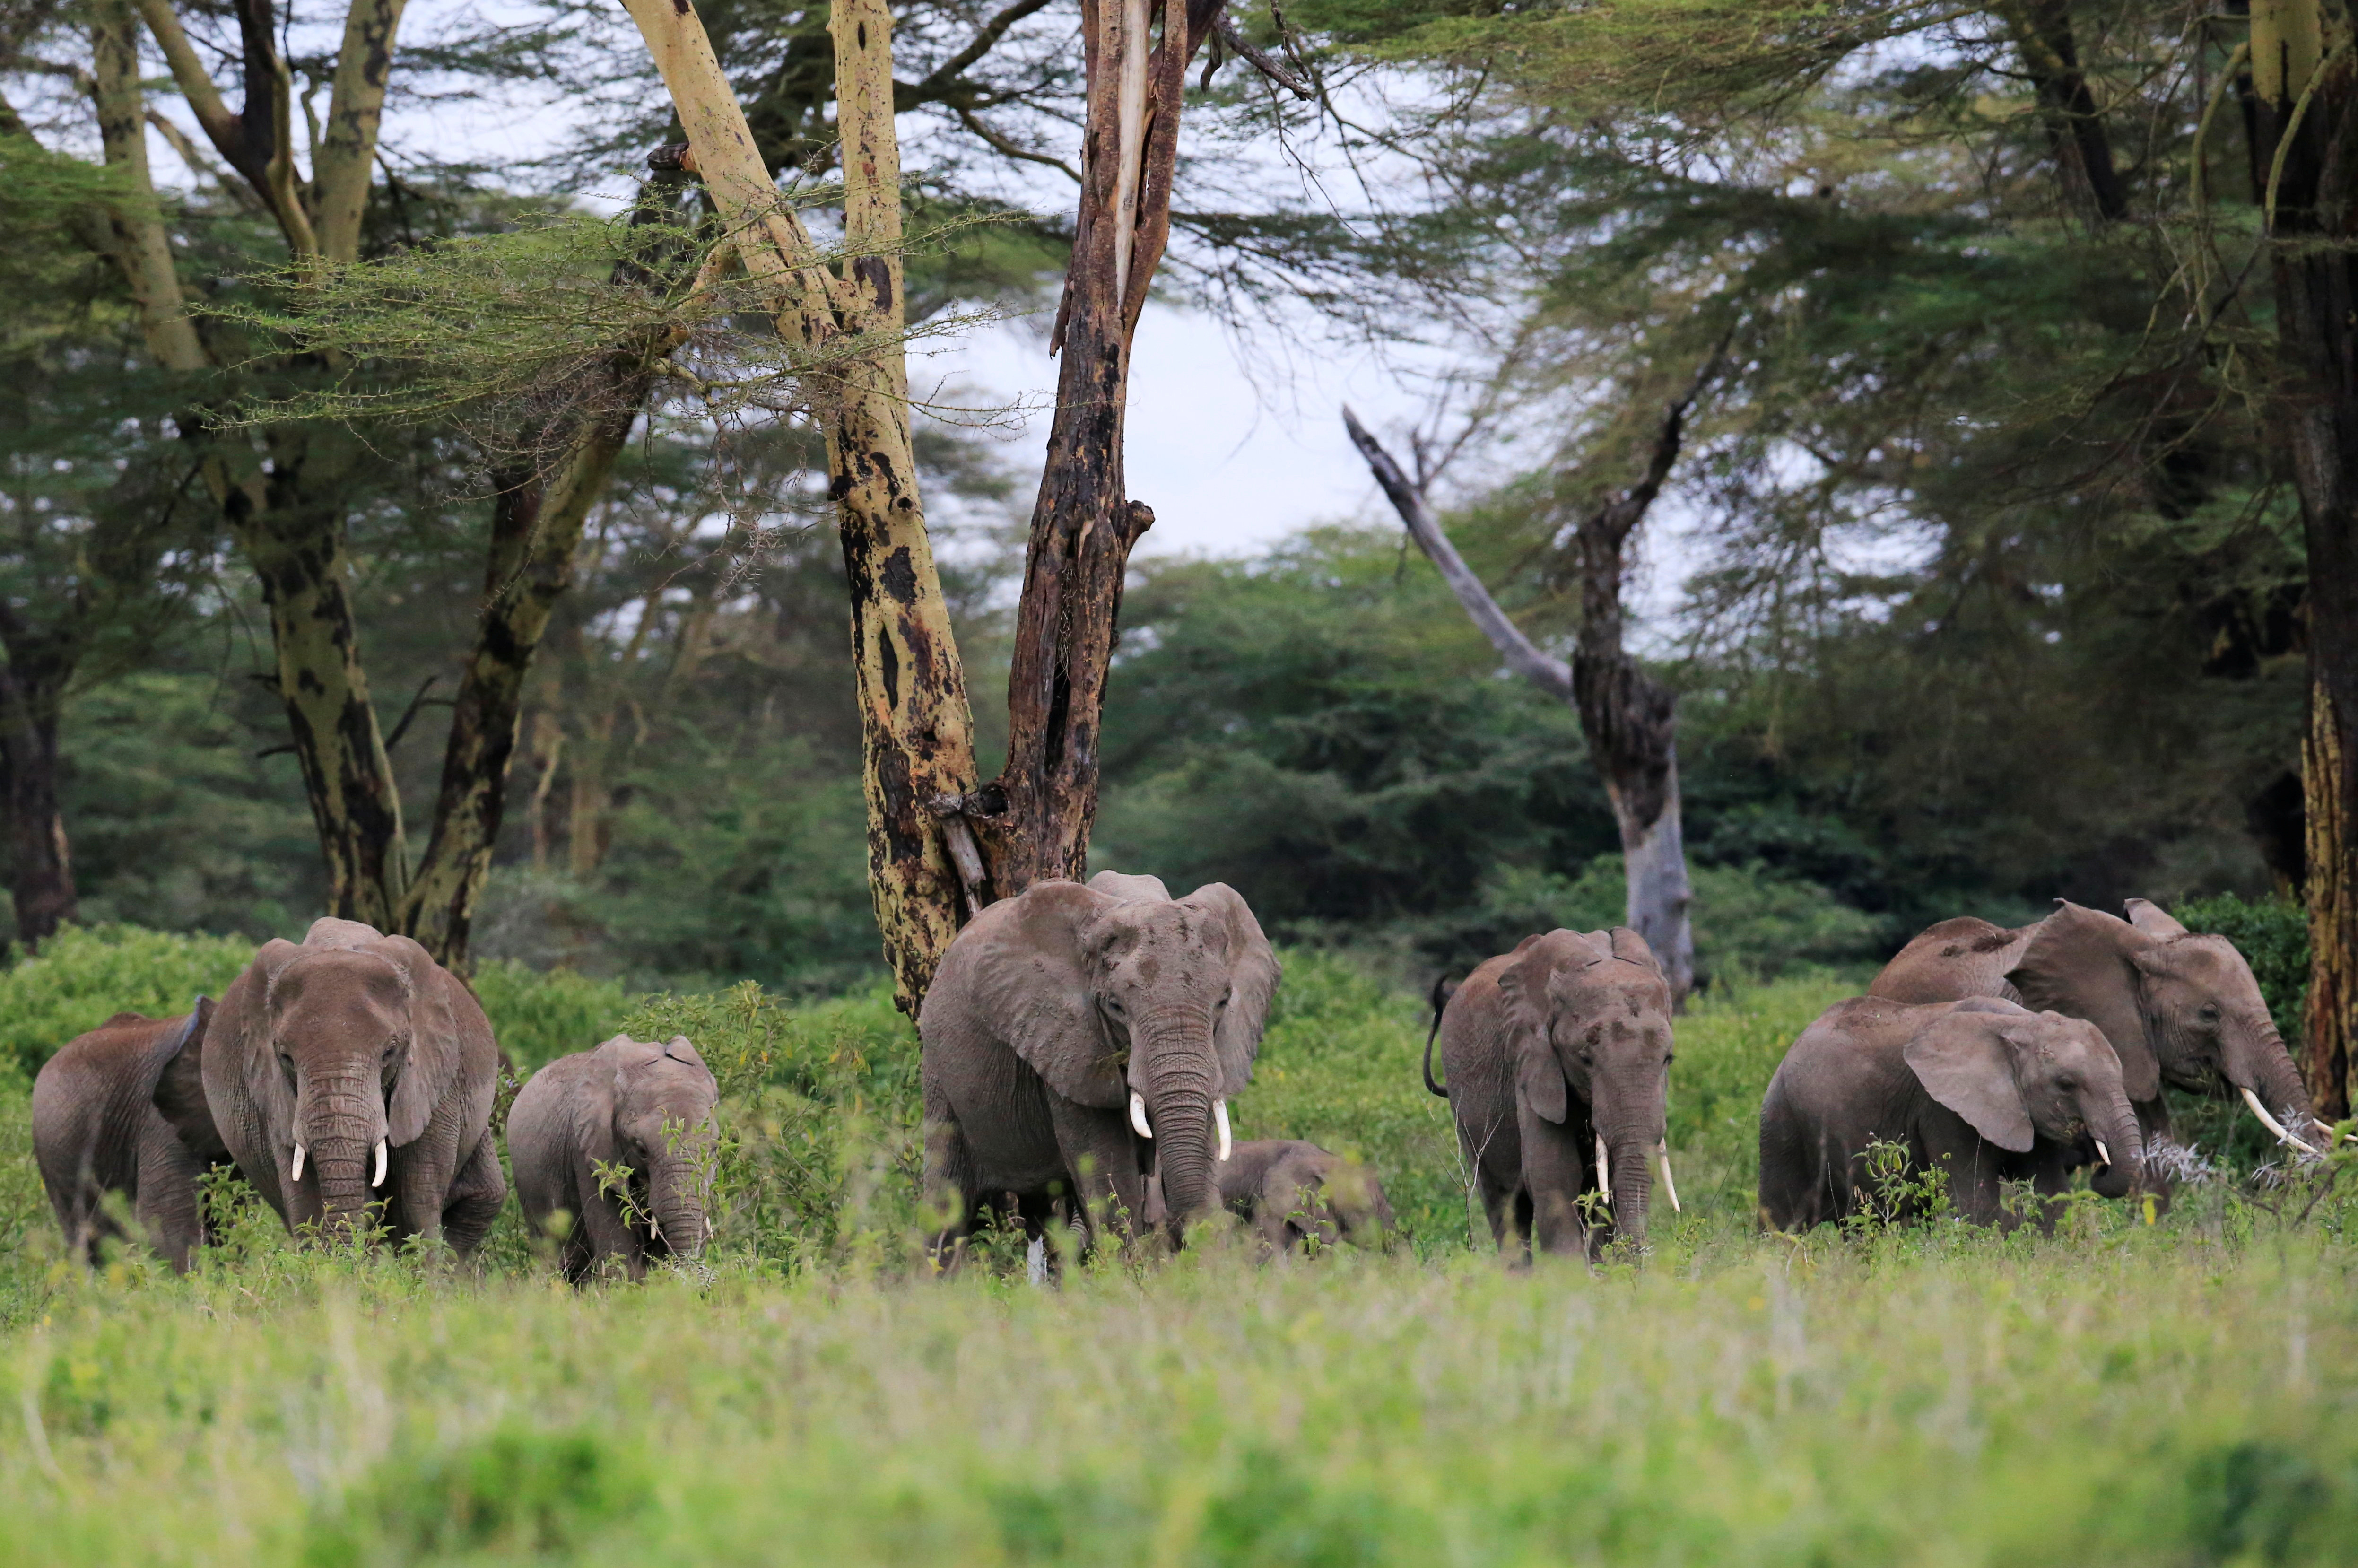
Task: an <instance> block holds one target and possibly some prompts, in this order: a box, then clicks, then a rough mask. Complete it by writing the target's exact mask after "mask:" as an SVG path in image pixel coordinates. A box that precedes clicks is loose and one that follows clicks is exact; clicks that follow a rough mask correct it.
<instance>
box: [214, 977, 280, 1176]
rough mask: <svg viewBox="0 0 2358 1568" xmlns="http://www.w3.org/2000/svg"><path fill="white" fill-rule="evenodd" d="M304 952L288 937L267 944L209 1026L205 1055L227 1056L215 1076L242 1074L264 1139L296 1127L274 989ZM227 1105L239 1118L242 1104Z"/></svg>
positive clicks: (241, 1081) (242, 1084)
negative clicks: (277, 1038) (273, 1019)
mask: <svg viewBox="0 0 2358 1568" xmlns="http://www.w3.org/2000/svg"><path fill="white" fill-rule="evenodd" d="M302 956H303V949H302V948H300V947H297V946H296V945H295V944H294V943H292V942H289V941H287V940H286V939H285V938H284V937H274V938H273V939H272V940H270V941H268V942H265V943H264V944H263V945H262V951H260V952H259V953H256V954H255V955H254V962H253V963H251V964H248V965H247V966H246V967H245V973H243V974H242V975H240V976H239V977H238V978H237V979H234V980H233V981H231V982H230V988H229V989H228V991H227V992H225V993H224V994H223V995H222V1000H221V1006H219V1007H218V1008H216V1009H214V1010H213V1015H212V1018H211V1022H208V1023H207V1024H206V1025H205V1038H204V1047H203V1049H204V1054H205V1055H206V1056H207V1057H209V1058H210V1057H211V1056H212V1055H213V1054H215V1053H216V1052H220V1053H222V1054H225V1055H226V1058H227V1060H226V1062H225V1063H224V1064H222V1065H216V1066H215V1068H214V1073H215V1076H222V1075H223V1074H224V1073H234V1074H237V1075H238V1079H239V1084H240V1087H243V1089H244V1090H245V1095H246V1099H247V1103H248V1104H249V1105H250V1106H251V1107H252V1108H253V1109H254V1112H255V1113H256V1116H257V1118H258V1125H259V1126H260V1127H261V1128H262V1129H263V1130H264V1137H265V1141H266V1140H267V1139H268V1138H269V1137H270V1136H272V1135H274V1134H276V1133H277V1132H281V1131H284V1130H287V1129H290V1128H292V1127H293V1126H294V1125H295V1091H294V1090H293V1089H292V1088H291V1087H288V1086H287V1075H286V1074H285V1073H283V1072H281V1071H280V1070H279V1067H278V1047H277V1046H276V1044H274V1043H273V1042H272V1040H271V1038H270V991H271V988H272V987H273V986H275V985H276V984H277V983H278V976H279V973H280V971H282V970H284V969H285V968H287V965H289V964H291V963H293V962H294V961H295V960H296V959H297V958H299V957H302ZM226 1109H227V1111H228V1114H229V1115H231V1116H233V1117H235V1116H237V1113H238V1108H236V1107H229V1108H226ZM239 1119H241V1120H243V1118H239ZM265 1163H266V1164H270V1165H271V1180H272V1181H273V1182H276V1180H277V1179H278V1177H279V1176H280V1175H282V1174H284V1173H283V1172H281V1171H279V1170H278V1169H277V1167H276V1164H275V1163H271V1162H267V1161H265ZM246 1179H247V1180H248V1181H252V1180H254V1173H253V1172H251V1171H248V1172H247V1173H246Z"/></svg>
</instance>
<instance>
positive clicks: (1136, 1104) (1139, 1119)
mask: <svg viewBox="0 0 2358 1568" xmlns="http://www.w3.org/2000/svg"><path fill="white" fill-rule="evenodd" d="M1130 1127H1131V1128H1132V1130H1135V1131H1136V1132H1137V1133H1138V1135H1139V1136H1140V1137H1141V1138H1152V1137H1153V1136H1154V1129H1152V1128H1151V1127H1149V1126H1147V1125H1146V1097H1145V1096H1144V1095H1142V1094H1140V1093H1139V1092H1138V1091H1137V1090H1136V1089H1132V1090H1130Z"/></svg>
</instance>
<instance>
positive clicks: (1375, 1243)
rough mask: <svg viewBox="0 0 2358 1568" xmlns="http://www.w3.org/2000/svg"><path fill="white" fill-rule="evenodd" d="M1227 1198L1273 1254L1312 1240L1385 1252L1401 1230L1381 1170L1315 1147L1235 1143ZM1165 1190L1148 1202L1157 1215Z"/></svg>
mask: <svg viewBox="0 0 2358 1568" xmlns="http://www.w3.org/2000/svg"><path fill="white" fill-rule="evenodd" d="M1218 1175H1219V1180H1220V1201H1221V1202H1222V1203H1223V1204H1225V1205H1226V1206H1228V1210H1229V1212H1231V1213H1233V1214H1236V1215H1238V1216H1240V1217H1243V1218H1245V1219H1248V1220H1250V1221H1251V1222H1252V1227H1253V1229H1254V1230H1255V1231H1256V1232H1258V1233H1259V1234H1260V1238H1261V1240H1262V1241H1263V1242H1264V1243H1266V1244H1267V1245H1268V1247H1269V1249H1271V1251H1273V1252H1284V1251H1290V1250H1292V1249H1294V1248H1297V1247H1299V1246H1301V1245H1302V1244H1303V1242H1304V1241H1308V1240H1315V1241H1316V1242H1317V1243H1318V1244H1319V1245H1320V1246H1322V1247H1332V1246H1333V1245H1335V1243H1336V1242H1337V1241H1348V1242H1350V1243H1352V1244H1353V1245H1354V1246H1358V1247H1380V1246H1383V1245H1385V1244H1386V1243H1387V1241H1388V1240H1389V1238H1390V1236H1391V1234H1392V1230H1393V1222H1392V1206H1391V1204H1390V1202H1389V1201H1388V1200H1387V1199H1386V1198H1385V1197H1384V1184H1382V1183H1381V1182H1379V1181H1378V1180H1377V1179H1376V1174H1375V1173H1374V1172H1373V1171H1370V1170H1368V1168H1367V1167H1366V1166H1364V1165H1361V1164H1359V1163H1357V1162H1354V1161H1350V1160H1346V1159H1344V1158H1343V1156H1341V1155H1340V1154H1335V1153H1330V1152H1327V1151H1326V1150H1324V1149H1321V1148H1320V1147H1318V1145H1317V1144H1315V1143H1304V1142H1302V1141H1299V1140H1295V1139H1276V1138H1264V1139H1254V1140H1251V1141H1248V1142H1243V1143H1238V1144H1237V1145H1235V1146H1234V1147H1233V1148H1232V1149H1231V1150H1230V1151H1229V1152H1228V1159H1226V1160H1224V1161H1222V1162H1220V1165H1219V1167H1218ZM1160 1195H1161V1194H1160V1191H1159V1189H1158V1191H1157V1192H1156V1194H1155V1195H1153V1197H1152V1198H1150V1200H1149V1202H1148V1204H1147V1215H1148V1217H1149V1218H1150V1219H1152V1218H1155V1217H1156V1216H1155V1206H1156V1204H1155V1199H1158V1198H1159V1197H1160Z"/></svg>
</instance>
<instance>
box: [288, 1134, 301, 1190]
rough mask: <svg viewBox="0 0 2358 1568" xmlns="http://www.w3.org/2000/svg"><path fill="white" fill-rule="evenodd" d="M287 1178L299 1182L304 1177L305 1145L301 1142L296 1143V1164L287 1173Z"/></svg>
mask: <svg viewBox="0 0 2358 1568" xmlns="http://www.w3.org/2000/svg"><path fill="white" fill-rule="evenodd" d="M302 1179H303V1145H301V1144H300V1143H297V1145H295V1166H294V1169H293V1170H292V1171H290V1172H289V1173H287V1180H288V1181H290V1182H299V1181H301V1180H302Z"/></svg>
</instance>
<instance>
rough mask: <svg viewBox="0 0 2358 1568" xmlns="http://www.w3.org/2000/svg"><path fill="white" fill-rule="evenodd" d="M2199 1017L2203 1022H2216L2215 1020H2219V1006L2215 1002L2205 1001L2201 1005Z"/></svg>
mask: <svg viewBox="0 0 2358 1568" xmlns="http://www.w3.org/2000/svg"><path fill="white" fill-rule="evenodd" d="M2201 1019H2202V1022H2205V1023H2216V1022H2219V1008H2218V1005H2217V1004H2216V1003H2215V1002H2205V1003H2204V1004H2203V1006H2202V1011H2201Z"/></svg>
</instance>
